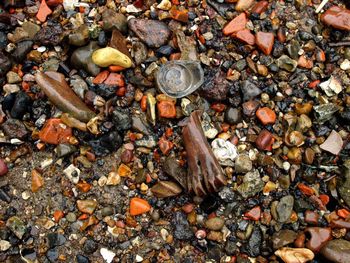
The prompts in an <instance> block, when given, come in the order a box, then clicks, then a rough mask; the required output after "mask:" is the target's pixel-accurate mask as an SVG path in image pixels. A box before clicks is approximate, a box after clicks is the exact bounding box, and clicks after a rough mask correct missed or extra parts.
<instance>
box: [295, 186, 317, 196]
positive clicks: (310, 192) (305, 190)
mask: <svg viewBox="0 0 350 263" xmlns="http://www.w3.org/2000/svg"><path fill="white" fill-rule="evenodd" d="M298 188H299V190H300V191H301V192H302V193H303V194H305V195H308V196H310V195H313V194H314V193H315V191H314V189H312V188H311V187H309V186H307V185H306V184H303V183H300V184H298Z"/></svg>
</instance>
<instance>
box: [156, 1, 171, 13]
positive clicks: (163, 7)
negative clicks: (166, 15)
mask: <svg viewBox="0 0 350 263" xmlns="http://www.w3.org/2000/svg"><path fill="white" fill-rule="evenodd" d="M157 8H158V9H161V10H165V11H168V10H170V8H171V2H170V1H169V0H162V2H160V3H159V5H157Z"/></svg>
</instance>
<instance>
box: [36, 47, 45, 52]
mask: <svg viewBox="0 0 350 263" xmlns="http://www.w3.org/2000/svg"><path fill="white" fill-rule="evenodd" d="M37 51H39V52H40V53H43V52H45V51H46V47H44V46H41V47H38V49H37Z"/></svg>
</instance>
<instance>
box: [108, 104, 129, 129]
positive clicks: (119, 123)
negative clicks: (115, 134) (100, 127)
mask: <svg viewBox="0 0 350 263" xmlns="http://www.w3.org/2000/svg"><path fill="white" fill-rule="evenodd" d="M112 122H113V124H114V126H115V127H116V129H117V130H118V131H125V130H129V129H130V128H131V114H130V111H129V110H128V109H122V108H119V107H118V108H116V109H114V111H113V112H112Z"/></svg>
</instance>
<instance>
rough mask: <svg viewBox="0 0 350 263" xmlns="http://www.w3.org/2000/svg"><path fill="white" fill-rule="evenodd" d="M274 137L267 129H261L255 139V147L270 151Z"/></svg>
mask: <svg viewBox="0 0 350 263" xmlns="http://www.w3.org/2000/svg"><path fill="white" fill-rule="evenodd" d="M274 142H275V138H274V137H273V135H272V133H271V132H269V131H267V130H262V131H261V132H260V133H259V135H258V137H257V138H256V140H255V144H256V147H258V149H260V150H263V151H271V150H272V145H273V143H274Z"/></svg>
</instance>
